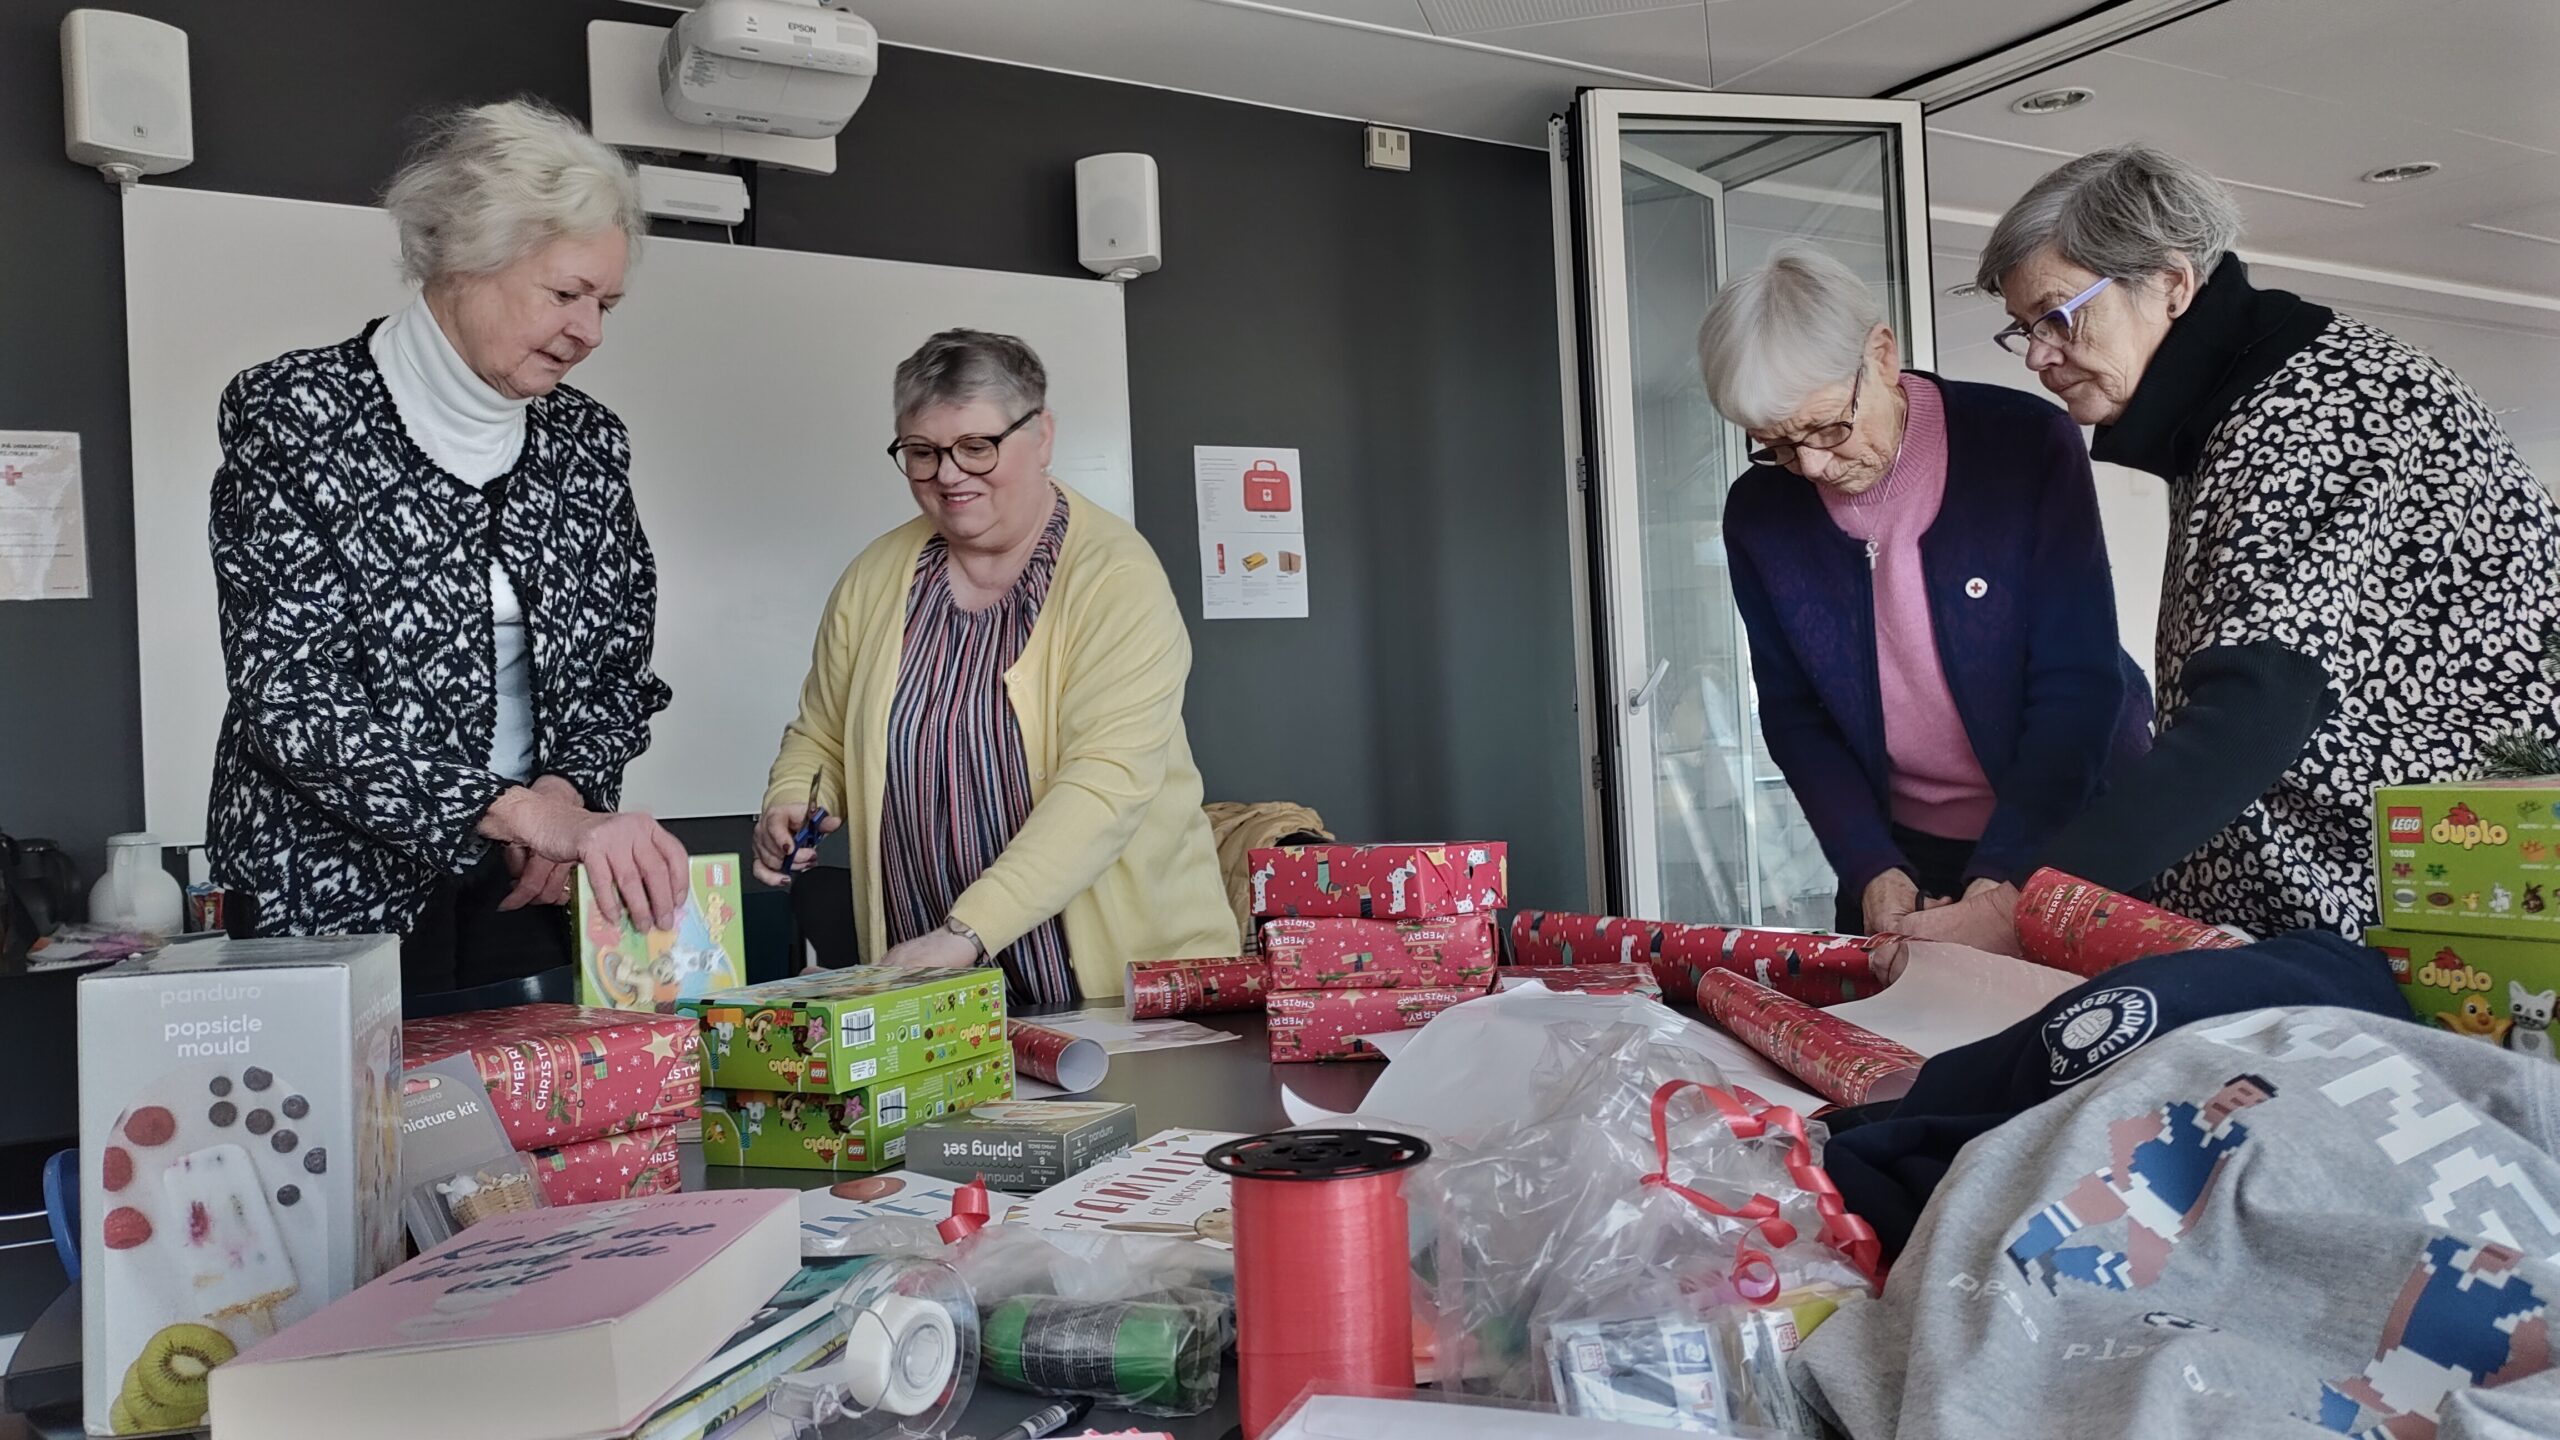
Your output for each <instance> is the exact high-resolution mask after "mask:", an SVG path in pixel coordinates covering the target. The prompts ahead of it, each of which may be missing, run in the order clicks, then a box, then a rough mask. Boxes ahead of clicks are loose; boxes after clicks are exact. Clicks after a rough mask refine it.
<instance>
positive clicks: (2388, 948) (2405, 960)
mask: <svg viewBox="0 0 2560 1440" xmlns="http://www.w3.org/2000/svg"><path fill="white" fill-rule="evenodd" d="M2381 949H2382V958H2383V959H2385V960H2387V961H2389V962H2391V978H2392V979H2394V980H2397V981H2399V982H2400V983H2401V984H2403V985H2406V984H2408V983H2409V981H2410V980H2411V979H2412V978H2413V977H2412V976H2411V975H2410V974H2409V971H2410V968H2411V967H2410V964H2409V952H2408V950H2407V949H2405V948H2403V947H2401V946H2398V945H2385V946H2383V947H2381Z"/></svg>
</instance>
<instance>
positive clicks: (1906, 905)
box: [1860, 870, 1920, 935]
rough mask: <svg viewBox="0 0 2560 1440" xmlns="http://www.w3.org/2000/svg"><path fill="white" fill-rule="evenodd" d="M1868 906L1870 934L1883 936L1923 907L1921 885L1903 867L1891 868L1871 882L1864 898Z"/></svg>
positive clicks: (1866, 906) (1862, 900) (1864, 904)
mask: <svg viewBox="0 0 2560 1440" xmlns="http://www.w3.org/2000/svg"><path fill="white" fill-rule="evenodd" d="M1860 903H1861V904H1862V905H1863V906H1864V907H1865V909H1866V915H1867V933H1868V934H1870V935H1883V934H1887V933H1889V932H1891V931H1892V930H1893V929H1894V928H1895V927H1897V926H1899V925H1900V924H1901V923H1902V921H1903V917H1904V916H1907V915H1909V914H1910V913H1911V912H1913V911H1914V910H1917V909H1919V908H1920V887H1919V885H1918V884H1916V883H1914V882H1913V880H1912V878H1911V877H1910V876H1909V875H1907V874H1905V873H1903V872H1902V871H1900V870H1887V871H1886V872H1884V873H1883V874H1881V875H1879V876H1877V877H1876V878H1874V879H1873V880H1870V881H1868V882H1867V893H1866V894H1865V895H1864V896H1862V897H1860Z"/></svg>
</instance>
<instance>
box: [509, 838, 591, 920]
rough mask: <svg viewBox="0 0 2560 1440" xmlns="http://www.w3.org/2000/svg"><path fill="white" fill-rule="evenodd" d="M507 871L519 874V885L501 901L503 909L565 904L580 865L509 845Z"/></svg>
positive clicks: (517, 878)
mask: <svg viewBox="0 0 2560 1440" xmlns="http://www.w3.org/2000/svg"><path fill="white" fill-rule="evenodd" d="M507 873H508V874H510V875H513V876H514V877H516V888H514V889H513V890H510V891H508V892H507V898H506V899H504V900H501V901H499V902H498V908H499V909H500V910H521V909H523V908H524V907H526V906H527V905H566V904H568V903H569V890H570V883H571V882H572V881H573V880H574V879H575V878H576V876H577V873H578V867H577V866H575V865H571V864H567V863H565V862H563V861H559V860H545V859H542V858H540V857H539V856H536V855H535V854H534V853H533V852H532V851H530V850H527V849H526V848H524V847H523V846H521V845H510V846H508V847H507Z"/></svg>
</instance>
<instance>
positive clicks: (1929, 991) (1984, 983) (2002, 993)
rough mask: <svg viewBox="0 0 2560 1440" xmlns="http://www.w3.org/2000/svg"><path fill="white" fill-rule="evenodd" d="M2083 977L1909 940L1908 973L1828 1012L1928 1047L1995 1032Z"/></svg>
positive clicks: (1928, 1051) (1933, 1050)
mask: <svg viewBox="0 0 2560 1440" xmlns="http://www.w3.org/2000/svg"><path fill="white" fill-rule="evenodd" d="M2079 983H2080V977H2079V976H2077V975H2073V974H2070V973H2068V972H2066V971H2061V970H2056V969H2053V968H2052V967H2050V966H2046V965H2031V964H2029V963H2027V962H2026V961H2024V960H2012V959H2010V958H2009V957H2007V956H2005V955H1993V954H1991V953H1989V952H1988V951H1983V950H1976V949H1973V948H1971V947H1970V946H1965V945H1949V944H1946V943H1944V942H1942V941H1936V940H1913V941H1909V942H1907V943H1906V946H1905V949H1904V958H1903V966H1902V974H1901V976H1900V977H1899V978H1897V979H1896V980H1895V981H1894V982H1893V983H1892V984H1891V985H1888V986H1886V987H1885V988H1884V989H1883V990H1881V991H1878V992H1877V993H1876V994H1874V995H1872V996H1870V997H1868V998H1867V999H1864V1000H1852V1001H1850V1002H1849V1003H1847V1004H1845V1005H1834V1006H1831V1007H1830V1008H1829V1010H1828V1012H1827V1013H1829V1014H1833V1015H1837V1016H1839V1017H1840V1018H1841V1019H1843V1020H1846V1021H1849V1022H1850V1023H1852V1024H1856V1025H1864V1026H1866V1027H1867V1028H1868V1029H1870V1030H1873V1031H1874V1032H1876V1033H1877V1034H1879V1035H1882V1036H1883V1037H1885V1038H1886V1039H1888V1040H1894V1041H1899V1042H1900V1043H1902V1044H1904V1045H1908V1046H1910V1047H1911V1048H1912V1049H1914V1050H1917V1051H1919V1052H1920V1053H1921V1054H1923V1055H1935V1054H1937V1053H1939V1052H1940V1051H1943V1050H1953V1049H1955V1048H1956V1047H1957V1046H1959V1045H1970V1044H1972V1043H1973V1042H1974V1041H1976V1040H1981V1039H1984V1038H1986V1037H1989V1036H1992V1035H1997V1034H1999V1033H2000V1032H2001V1031H2003V1030H2006V1029H2008V1028H2009V1027H2010V1026H2012V1025H2014V1024H2016V1023H2018V1022H2019V1021H2021V1020H2024V1019H2025V1018H2027V1017H2028V1016H2030V1015H2033V1014H2034V1013H2036V1012H2037V1011H2038V1010H2041V1009H2043V1008H2044V1005H2045V1002H2046V1001H2048V1000H2051V999H2052V998H2053V997H2054V996H2056V995H2059V994H2061V993H2062V992H2063V991H2065V990H2068V989H2070V988H2071V987H2072V986H2074V985H2077V984H2079Z"/></svg>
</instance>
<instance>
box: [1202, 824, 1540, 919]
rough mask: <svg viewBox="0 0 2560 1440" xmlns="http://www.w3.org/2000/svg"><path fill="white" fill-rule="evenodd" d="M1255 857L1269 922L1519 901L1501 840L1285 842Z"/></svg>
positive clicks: (1471, 911)
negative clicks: (1293, 917)
mask: <svg viewBox="0 0 2560 1440" xmlns="http://www.w3.org/2000/svg"><path fill="white" fill-rule="evenodd" d="M1251 859H1252V864H1253V872H1252V874H1253V913H1254V914H1255V915H1256V916H1259V917H1260V918H1262V919H1265V920H1273V919H1278V918H1280V917H1282V916H1289V915H1309V916H1316V917H1319V918H1335V919H1346V920H1433V919H1437V918H1439V917H1441V916H1443V915H1477V914H1482V913H1484V912H1486V911H1491V910H1499V909H1501V908H1502V907H1503V906H1505V905H1508V904H1510V903H1511V859H1510V853H1509V850H1508V848H1507V847H1506V846H1504V845H1503V844H1502V842H1500V841H1490V842H1484V843H1439V842H1433V843H1429V844H1401V845H1284V846H1281V847H1279V848H1278V849H1272V850H1256V851H1254V852H1253V854H1252V857H1251Z"/></svg>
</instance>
